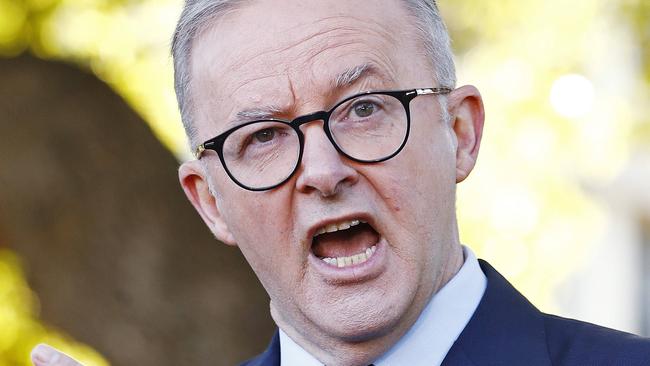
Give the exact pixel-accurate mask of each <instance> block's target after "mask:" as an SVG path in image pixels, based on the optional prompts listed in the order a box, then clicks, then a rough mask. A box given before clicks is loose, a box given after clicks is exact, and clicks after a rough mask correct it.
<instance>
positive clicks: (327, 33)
mask: <svg viewBox="0 0 650 366" xmlns="http://www.w3.org/2000/svg"><path fill="white" fill-rule="evenodd" d="M345 19H353V20H354V22H355V23H356V24H366V25H368V26H369V27H365V28H364V27H363V26H357V25H355V26H349V25H343V24H339V25H336V24H332V25H328V26H329V28H327V29H321V30H318V31H316V32H313V33H310V34H306V35H304V36H302V37H300V38H298V39H296V40H294V41H293V42H290V43H288V44H285V45H283V46H282V47H279V48H274V47H273V46H269V47H268V48H266V49H263V50H261V51H260V52H256V53H253V54H252V55H251V54H249V55H246V54H245V53H244V54H240V55H239V57H236V59H235V60H234V62H233V63H232V64H231V68H232V69H233V70H237V69H240V68H244V67H246V66H248V65H249V64H250V63H253V62H256V61H258V60H259V59H264V57H265V56H271V55H281V54H283V53H285V52H287V51H290V50H291V49H293V48H295V47H298V46H303V47H306V50H305V51H303V52H301V53H299V54H298V57H296V58H303V57H304V58H306V61H310V60H311V59H313V58H314V57H315V56H317V55H318V54H320V53H321V52H322V51H325V50H327V49H330V48H333V47H337V46H344V45H350V44H354V43H359V41H358V39H357V40H356V41H355V40H354V39H355V38H358V37H355V36H358V35H359V34H368V33H369V31H371V32H372V33H376V34H377V35H378V36H380V38H382V37H383V38H384V39H387V40H388V42H386V43H387V44H394V43H395V42H396V39H395V38H394V36H393V34H391V33H390V32H387V31H386V30H385V29H384V27H381V26H379V25H378V24H376V23H374V22H371V21H367V20H364V19H362V18H358V17H354V16H349V15H335V16H329V17H323V18H321V19H318V20H316V21H315V22H312V23H309V24H297V25H295V26H293V27H290V28H288V29H287V30H285V31H284V32H285V33H293V34H297V33H299V32H298V30H299V29H300V28H301V27H304V26H313V25H314V24H319V23H326V22H332V21H339V20H341V21H342V20H345ZM339 23H342V22H339ZM347 36H353V37H354V38H352V39H346V37H347ZM321 38H325V41H324V42H323V41H320V39H321ZM343 39H346V40H345V41H343ZM337 41H338V42H337ZM308 43H316V44H322V45H320V47H318V48H319V50H318V51H317V52H316V53H315V54H314V53H313V47H309V46H305V44H308Z"/></svg>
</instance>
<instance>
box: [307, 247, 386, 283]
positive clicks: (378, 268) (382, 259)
mask: <svg viewBox="0 0 650 366" xmlns="http://www.w3.org/2000/svg"><path fill="white" fill-rule="evenodd" d="M387 244H388V243H386V240H385V239H384V238H383V237H381V238H379V241H378V242H377V244H375V245H376V246H377V250H376V251H375V253H374V254H373V255H372V256H371V257H370V258H368V260H366V261H365V262H363V263H359V264H354V265H351V266H346V267H336V266H332V265H330V264H327V263H325V262H323V260H322V259H320V258H318V257H316V256H315V255H314V254H313V253H311V252H310V253H309V263H310V264H311V265H312V266H313V268H315V269H316V271H317V272H319V273H320V274H321V275H322V276H323V277H324V278H325V279H326V281H328V282H332V283H336V284H347V283H358V282H364V281H369V280H371V279H373V278H376V277H378V276H379V275H380V274H381V273H382V272H383V271H384V268H385V267H386V262H387V257H388V256H387V255H386V254H387V250H388V249H387V248H388V245H387Z"/></svg>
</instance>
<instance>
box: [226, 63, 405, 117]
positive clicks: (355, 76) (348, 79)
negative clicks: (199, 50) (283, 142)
mask: <svg viewBox="0 0 650 366" xmlns="http://www.w3.org/2000/svg"><path fill="white" fill-rule="evenodd" d="M368 76H375V77H377V78H378V79H380V80H382V81H391V80H392V79H391V78H390V77H386V76H384V75H383V74H382V73H381V72H379V69H378V68H377V66H375V64H373V63H371V62H366V63H363V64H360V65H357V66H353V67H350V68H348V69H346V70H344V71H343V72H341V73H340V74H338V75H337V76H336V78H334V79H333V82H332V87H333V90H340V89H344V88H346V87H349V86H350V85H353V84H354V83H356V82H357V81H359V80H360V79H362V78H364V77H368ZM283 112H284V110H283V109H282V108H281V107H279V106H276V105H265V106H256V107H252V108H246V109H243V110H241V111H239V112H237V114H236V116H235V119H234V120H233V121H231V123H229V124H228V126H229V127H234V126H236V125H238V124H241V123H242V122H245V121H254V120H258V119H267V118H273V117H275V116H277V115H278V114H282V113H283Z"/></svg>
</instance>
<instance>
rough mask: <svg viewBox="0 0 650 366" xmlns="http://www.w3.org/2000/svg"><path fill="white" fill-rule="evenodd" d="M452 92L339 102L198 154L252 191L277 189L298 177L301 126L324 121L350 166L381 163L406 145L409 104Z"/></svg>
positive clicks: (221, 139)
mask: <svg viewBox="0 0 650 366" xmlns="http://www.w3.org/2000/svg"><path fill="white" fill-rule="evenodd" d="M450 92H451V89H449V88H424V89H410V90H400V91H374V92H366V93H361V94H357V95H354V96H351V97H348V98H346V99H343V100H342V101H340V102H338V103H337V104H336V105H335V106H334V107H333V108H332V109H330V110H329V111H319V112H315V113H311V114H307V115H304V116H300V117H297V118H295V119H294V120H293V121H285V120H280V119H274V118H270V119H263V120H256V121H250V122H246V123H244V124H241V125H239V126H236V127H234V128H231V129H229V130H228V131H226V132H224V133H222V134H220V135H219V136H217V137H214V138H212V139H210V140H208V141H206V142H204V143H202V144H201V145H199V146H198V147H197V149H196V151H195V155H196V158H197V159H200V158H201V157H202V156H203V155H204V154H205V152H206V151H207V150H213V151H215V152H216V153H217V154H218V155H219V159H220V160H221V164H222V165H223V167H224V169H225V170H226V173H227V174H228V176H229V177H230V178H231V179H232V180H233V181H234V182H235V183H236V184H238V185H239V186H240V187H242V188H244V189H247V190H250V191H264V190H269V189H273V188H275V187H277V186H279V185H281V184H283V183H284V182H286V181H287V180H289V178H291V176H292V175H293V174H294V173H295V172H296V170H297V169H298V166H300V161H301V159H302V154H303V150H304V140H305V137H304V135H303V133H302V131H301V130H300V126H302V125H304V124H306V123H309V122H313V121H319V120H322V121H323V130H324V131H325V135H327V138H328V139H329V140H330V142H331V143H332V145H334V147H335V148H336V150H337V151H338V152H339V153H340V154H342V155H344V156H345V157H347V158H348V159H350V160H353V161H356V162H361V163H378V162H382V161H386V160H388V159H390V158H392V157H394V156H395V155H397V154H398V153H399V152H400V151H401V150H402V148H403V147H404V145H406V141H407V140H408V135H409V129H410V123H411V122H410V119H411V117H410V109H409V103H410V102H411V100H413V99H414V98H415V97H417V96H419V95H432V94H448V93H450Z"/></svg>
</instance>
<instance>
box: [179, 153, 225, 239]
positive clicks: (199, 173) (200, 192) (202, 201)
mask: <svg viewBox="0 0 650 366" xmlns="http://www.w3.org/2000/svg"><path fill="white" fill-rule="evenodd" d="M178 179H179V181H180V183H181V187H183V191H184V192H185V196H187V199H188V200H189V201H190V203H191V204H192V206H194V209H196V211H197V212H198V213H199V215H200V216H201V218H202V219H203V221H204V222H205V224H206V225H207V226H208V228H209V229H210V231H212V233H213V234H214V236H215V237H216V238H217V239H218V240H220V241H222V242H223V243H225V244H228V245H236V242H235V238H234V237H233V235H232V233H231V232H230V230H229V229H228V225H227V224H226V222H225V220H224V218H223V214H222V212H221V210H220V208H219V204H218V202H217V199H216V197H215V196H214V194H213V192H211V191H210V185H209V183H208V175H207V173H206V172H205V170H204V169H203V166H202V165H201V164H200V163H199V162H198V161H196V160H193V161H188V162H185V163H183V165H181V167H180V168H179V169H178Z"/></svg>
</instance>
